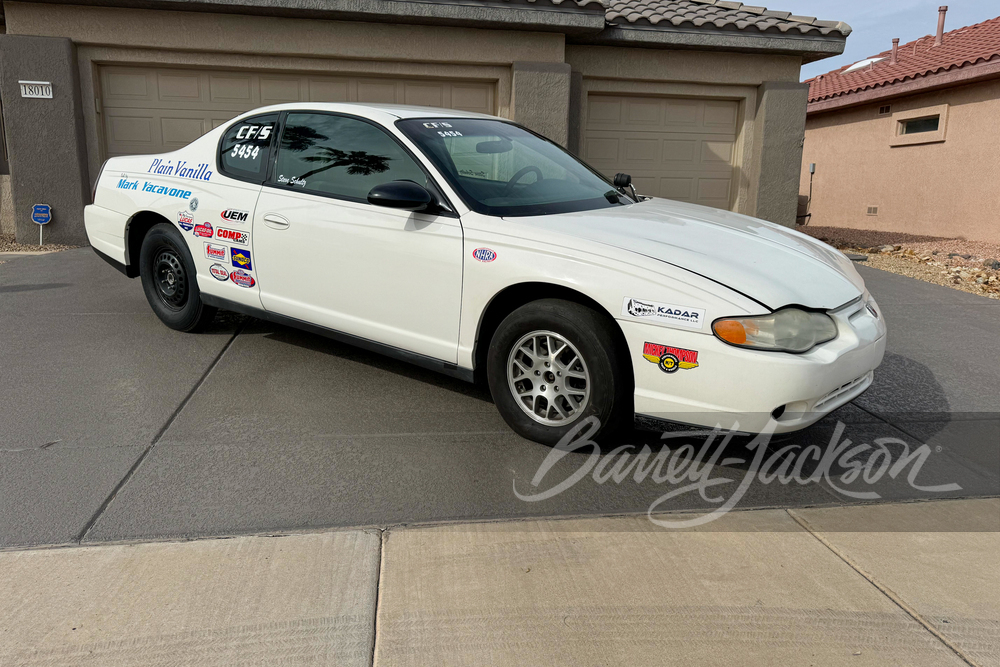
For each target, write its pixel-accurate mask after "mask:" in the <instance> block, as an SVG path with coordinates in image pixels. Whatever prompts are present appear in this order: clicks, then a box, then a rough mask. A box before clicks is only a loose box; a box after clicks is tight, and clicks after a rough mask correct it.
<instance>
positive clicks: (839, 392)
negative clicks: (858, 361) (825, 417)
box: [813, 371, 875, 410]
mask: <svg viewBox="0 0 1000 667" xmlns="http://www.w3.org/2000/svg"><path fill="white" fill-rule="evenodd" d="M874 375H875V374H874V373H873V372H871V371H869V372H868V373H865V374H864V375H862V376H861V377H859V378H856V379H854V380H851V381H850V382H848V383H847V384H844V385H841V386H839V387H837V388H836V389H834V390H833V391H831V392H830V393H829V394H827V395H826V396H824V397H823V398H821V399H819V401H817V402H816V406H815V407H814V408H813V409H814V410H822V409H823V406H825V405H829V404H830V403H832V402H834V401H836V400H837V399H838V398H840V397H841V396H843V395H844V394H847V393H850V392H851V391H852V390H854V389H856V388H857V387H858V386H860V385H862V384H865V383H868V382H871V380H872V377H874Z"/></svg>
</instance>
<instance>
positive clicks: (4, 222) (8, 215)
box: [0, 175, 14, 234]
mask: <svg viewBox="0 0 1000 667" xmlns="http://www.w3.org/2000/svg"><path fill="white" fill-rule="evenodd" d="M13 233H14V201H13V200H12V199H11V197H10V176H2V175H0V234H13Z"/></svg>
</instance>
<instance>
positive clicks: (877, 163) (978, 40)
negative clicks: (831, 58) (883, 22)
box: [799, 7, 1000, 243]
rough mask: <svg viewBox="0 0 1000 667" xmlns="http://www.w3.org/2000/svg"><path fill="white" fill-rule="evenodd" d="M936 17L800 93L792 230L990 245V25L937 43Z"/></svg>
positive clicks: (995, 79) (996, 115) (995, 224)
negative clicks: (802, 131) (801, 138)
mask: <svg viewBox="0 0 1000 667" xmlns="http://www.w3.org/2000/svg"><path fill="white" fill-rule="evenodd" d="M946 10H947V7H942V11H941V12H940V15H939V21H938V23H939V29H938V33H937V35H934V36H932V35H928V36H926V37H921V38H920V39H918V40H916V41H915V42H910V43H908V44H903V45H898V40H893V42H894V46H893V48H892V49H891V50H888V51H883V52H882V53H880V54H878V55H877V56H873V57H872V58H868V59H866V60H863V61H861V62H859V63H856V64H854V65H852V66H850V67H845V68H842V69H840V70H837V71H834V72H830V73H828V74H823V75H821V76H818V77H816V78H814V79H810V80H809V81H807V82H806V83H808V84H809V112H808V118H807V120H806V140H805V145H804V152H803V160H802V162H803V165H802V174H801V180H800V184H799V188H800V189H799V192H800V194H801V195H802V196H803V198H805V197H808V193H809V191H810V176H812V179H813V180H812V188H811V190H812V200H811V202H810V203H809V214H810V216H809V217H808V218H800V222H803V221H807V222H808V224H811V225H823V226H827V225H829V226H834V227H851V228H855V229H875V230H891V231H898V232H908V233H912V234H924V235H932V236H947V237H958V236H961V237H965V238H968V239H975V240H981V241H992V242H998V243H1000V187H998V184H1000V158H998V155H1000V18H996V19H993V20H990V21H985V22H983V23H979V24H977V25H972V26H968V27H965V28H960V29H958V30H953V31H951V32H948V33H945V32H944V18H945V11H946ZM886 41H888V38H887V39H886ZM811 164H815V174H812V175H811V174H810V165H811ZM802 208H803V209H804V208H805V207H804V206H803V207H802ZM803 212H804V210H803Z"/></svg>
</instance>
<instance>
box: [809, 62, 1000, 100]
mask: <svg viewBox="0 0 1000 667" xmlns="http://www.w3.org/2000/svg"><path fill="white" fill-rule="evenodd" d="M824 76H826V75H824ZM997 77H1000V59H997V58H994V59H993V60H989V61H987V62H985V63H980V64H978V65H966V66H965V67H959V68H955V69H950V70H944V71H941V72H935V73H933V74H927V75H924V76H919V77H917V78H914V79H907V80H906V81H899V82H896V83H890V84H886V85H881V86H877V87H875V88H868V89H866V90H859V91H857V92H853V93H845V94H843V95H838V96H837V97H830V98H827V99H823V100H817V101H815V102H810V103H809V104H808V106H807V107H806V113H807V114H816V113H822V112H824V111H834V110H837V109H844V108H847V107H853V106H858V105H861V104H870V103H872V102H880V101H883V100H887V99H890V98H894V97H904V96H907V95H915V94H917V93H926V92H930V91H933V90H941V89H942V88H952V87H954V86H963V85H965V84H969V83H976V82H977V81H983V80H987V79H994V78H997Z"/></svg>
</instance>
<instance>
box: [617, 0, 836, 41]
mask: <svg viewBox="0 0 1000 667" xmlns="http://www.w3.org/2000/svg"><path fill="white" fill-rule="evenodd" d="M607 20H608V22H612V21H618V20H623V21H627V22H628V23H630V24H633V25H639V26H641V25H648V26H654V27H655V26H664V27H669V26H673V27H675V28H709V29H720V30H739V31H743V30H754V31H758V32H767V33H792V34H803V35H805V34H813V35H824V36H825V35H830V34H832V33H839V35H837V36H845V37H846V36H847V35H849V34H850V33H851V27H850V26H849V25H847V24H846V23H844V22H842V21H819V20H817V19H815V18H813V17H811V16H795V15H793V14H792V13H791V12H779V11H772V10H769V9H767V8H766V7H754V6H750V5H744V4H743V3H741V2H729V1H727V0H610V1H609V6H608V12H607Z"/></svg>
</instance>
